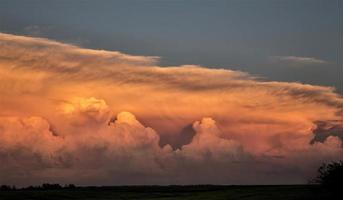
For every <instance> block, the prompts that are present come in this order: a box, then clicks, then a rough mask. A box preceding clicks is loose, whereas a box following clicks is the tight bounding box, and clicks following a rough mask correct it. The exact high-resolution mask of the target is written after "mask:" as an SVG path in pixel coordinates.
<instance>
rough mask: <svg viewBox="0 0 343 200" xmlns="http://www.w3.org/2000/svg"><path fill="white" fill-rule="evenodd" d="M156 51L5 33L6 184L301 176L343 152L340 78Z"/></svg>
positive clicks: (0, 60)
mask: <svg viewBox="0 0 343 200" xmlns="http://www.w3.org/2000/svg"><path fill="white" fill-rule="evenodd" d="M158 61H159V58H158V57H153V56H133V55H127V54H124V53H121V52H115V51H104V50H92V49H85V48H81V47H78V46H75V45H71V44H66V43H60V42H56V41H52V40H49V39H43V38H33V37H26V36H16V35H11V34H4V33H0V107H1V108H0V163H1V165H0V184H1V183H4V184H5V183H6V184H8V183H13V184H21V185H27V184H36V183H41V182H44V181H47V182H48V181H52V182H65V183H70V182H72V183H78V184H201V183H213V184H256V183H261V180H263V181H264V182H263V183H264V184H279V183H282V184H285V183H304V182H306V181H307V180H308V178H309V177H311V176H313V174H314V173H315V170H316V167H317V166H318V164H320V163H321V162H323V161H331V160H337V159H339V158H342V156H343V149H342V137H343V128H342V127H343V98H342V97H341V96H340V95H338V94H337V93H335V90H334V88H331V87H324V86H316V85H308V84H302V83H295V82H276V81H267V80H263V79H260V78H257V77H254V76H252V75H250V74H248V73H244V72H240V71H233V70H226V69H209V68H205V67H202V66H195V65H184V66H168V67H160V66H158ZM252 166H253V167H252ZM204 173H206V174H207V176H206V177H204V176H203V174H204Z"/></svg>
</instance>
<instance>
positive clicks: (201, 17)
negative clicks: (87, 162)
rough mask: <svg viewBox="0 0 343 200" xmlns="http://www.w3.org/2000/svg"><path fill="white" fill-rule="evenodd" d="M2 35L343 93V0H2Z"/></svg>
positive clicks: (0, 21)
mask: <svg viewBox="0 0 343 200" xmlns="http://www.w3.org/2000/svg"><path fill="white" fill-rule="evenodd" d="M0 32H5V33H13V34H20V35H33V36H40V37H47V38H51V39H55V40H58V41H63V42H68V43H74V44H78V45H80V46H82V47H86V48H94V49H106V50H118V51H122V52H125V53H128V54H138V55H154V56H160V57H162V60H161V64H162V65H180V64H199V65H203V66H207V67H215V68H228V69H235V70H242V71H246V72H249V73H252V74H254V75H258V76H262V77H265V78H267V79H270V80H280V81H299V82H303V83H310V84H319V85H328V86H335V87H336V88H337V89H338V91H339V92H340V93H342V94H343V0H329V1H328V0H288V1H286V0H232V1H230V0H226V1H224V0H223V1H221V0H125V1H124V0H121V1H119V0H118V1H109V0H100V1H91V0H74V1H70V0H55V1H47V0H25V1H20V0H0ZM290 56H292V57H290Z"/></svg>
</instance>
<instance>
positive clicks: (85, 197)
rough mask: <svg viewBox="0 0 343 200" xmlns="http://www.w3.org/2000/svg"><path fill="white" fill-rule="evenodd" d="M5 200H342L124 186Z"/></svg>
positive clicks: (260, 189)
mask: <svg viewBox="0 0 343 200" xmlns="http://www.w3.org/2000/svg"><path fill="white" fill-rule="evenodd" d="M0 199H1V200H16V199H20V200H27V199H30V200H45V199H53V200H54V199H73V200H78V199H82V200H91V199H94V200H95V199H97V200H103V199H141V200H143V199H154V200H160V199H163V200H167V199H168V200H173V199H196V200H202V199H206V200H207V199H214V200H216V199H218V200H219V199H226V200H289V199H291V200H297V199H311V200H315V199H318V200H319V199H320V200H326V199H340V198H334V197H333V196H332V194H331V192H329V191H326V190H324V189H322V188H320V187H318V186H313V185H312V186H309V185H294V186H120V187H81V188H80V187H78V188H75V189H58V190H17V191H0ZM342 199H343V198H342Z"/></svg>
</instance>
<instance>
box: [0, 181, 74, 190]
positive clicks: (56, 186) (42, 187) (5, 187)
mask: <svg viewBox="0 0 343 200" xmlns="http://www.w3.org/2000/svg"><path fill="white" fill-rule="evenodd" d="M74 188H76V186H75V185H74V184H68V185H64V186H61V185H60V184H57V183H54V184H51V183H43V184H42V185H38V186H28V187H23V188H17V187H16V186H10V185H1V186H0V191H11V190H60V189H74Z"/></svg>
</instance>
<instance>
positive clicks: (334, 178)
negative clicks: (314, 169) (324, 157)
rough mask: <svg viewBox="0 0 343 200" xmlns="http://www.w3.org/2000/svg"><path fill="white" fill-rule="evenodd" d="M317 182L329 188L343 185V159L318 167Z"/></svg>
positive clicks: (336, 188)
mask: <svg viewBox="0 0 343 200" xmlns="http://www.w3.org/2000/svg"><path fill="white" fill-rule="evenodd" d="M316 182H317V183H319V184H321V185H322V186H324V187H327V188H329V189H334V190H338V189H339V187H342V186H343V161H339V162H331V163H328V164H326V163H324V164H322V166H320V167H319V169H318V176H317V178H316Z"/></svg>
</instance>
